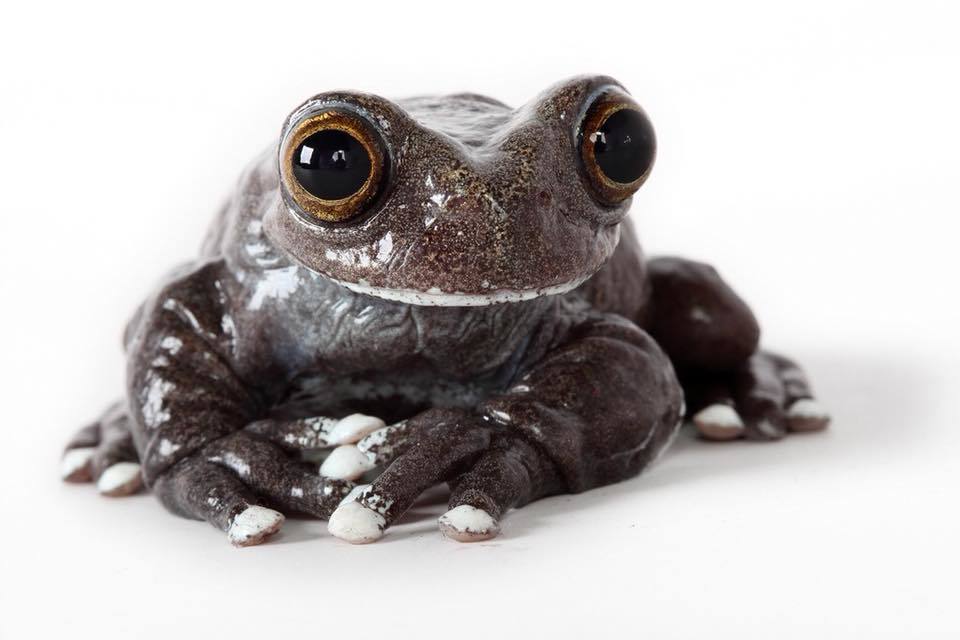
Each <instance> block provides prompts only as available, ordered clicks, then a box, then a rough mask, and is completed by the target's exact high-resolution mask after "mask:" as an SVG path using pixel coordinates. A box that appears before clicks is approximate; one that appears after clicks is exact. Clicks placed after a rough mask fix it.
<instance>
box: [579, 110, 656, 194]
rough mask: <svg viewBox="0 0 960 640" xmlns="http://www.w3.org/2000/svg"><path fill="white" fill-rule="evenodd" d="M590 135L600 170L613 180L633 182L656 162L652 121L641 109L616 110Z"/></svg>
mask: <svg viewBox="0 0 960 640" xmlns="http://www.w3.org/2000/svg"><path fill="white" fill-rule="evenodd" d="M590 139H591V140H592V141H593V154H594V157H595V158H596V159H597V164H598V165H599V166H600V170H601V171H603V173H604V174H605V175H606V176H607V177H608V178H610V179H611V180H613V181H614V182H621V183H629V182H633V181H634V180H636V179H637V178H639V177H640V176H642V175H643V174H644V173H646V172H647V170H648V169H649V168H650V165H651V164H652V163H653V155H654V153H655V150H656V139H655V138H654V134H653V125H651V124H650V121H649V120H647V118H646V116H644V115H643V114H642V113H640V112H639V111H635V110H633V109H620V110H619V111H615V112H614V113H613V114H612V115H611V116H610V117H608V118H607V119H606V120H605V121H604V123H603V124H602V125H601V126H600V129H599V130H598V131H596V132H594V133H593V134H592V135H591V136H590Z"/></svg>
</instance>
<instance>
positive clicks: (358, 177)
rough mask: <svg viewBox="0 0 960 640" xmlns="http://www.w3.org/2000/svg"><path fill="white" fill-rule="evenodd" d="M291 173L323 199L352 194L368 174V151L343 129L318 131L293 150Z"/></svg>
mask: <svg viewBox="0 0 960 640" xmlns="http://www.w3.org/2000/svg"><path fill="white" fill-rule="evenodd" d="M293 175H294V176H296V178H297V181H298V182H299V183H300V185H301V186H302V187H303V188H304V189H306V190H307V191H308V192H309V193H310V194H312V195H314V196H316V197H317V198H321V199H322V200H340V199H342V198H346V197H347V196H350V195H353V194H354V193H356V192H357V191H359V190H360V187H362V186H363V184H364V183H365V182H366V181H367V177H369V175H370V154H369V153H367V150H366V149H364V147H363V145H362V144H360V141H359V140H357V139H356V138H354V137H353V136H352V135H350V134H349V133H347V132H345V131H339V130H337V129H327V130H325V131H317V132H316V133H314V134H312V135H310V136H309V137H308V138H307V139H306V140H304V141H303V142H301V143H300V146H299V147H297V149H296V151H294V153H293Z"/></svg>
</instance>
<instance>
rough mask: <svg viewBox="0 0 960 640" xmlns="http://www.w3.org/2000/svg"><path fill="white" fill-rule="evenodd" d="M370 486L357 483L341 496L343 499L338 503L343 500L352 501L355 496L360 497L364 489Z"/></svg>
mask: <svg viewBox="0 0 960 640" xmlns="http://www.w3.org/2000/svg"><path fill="white" fill-rule="evenodd" d="M369 488H370V485H369V484H358V485H357V486H355V487H354V488H353V489H350V493H348V494H347V495H345V496H344V497H343V500H341V501H340V504H343V503H345V502H354V501H355V500H356V499H357V498H359V497H360V494H362V493H363V492H364V491H366V490H367V489H369Z"/></svg>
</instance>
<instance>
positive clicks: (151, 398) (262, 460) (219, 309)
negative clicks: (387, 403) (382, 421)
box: [127, 263, 379, 545]
mask: <svg viewBox="0 0 960 640" xmlns="http://www.w3.org/2000/svg"><path fill="white" fill-rule="evenodd" d="M228 278H229V275H225V270H224V269H223V268H222V266H221V264H220V263H210V264H207V265H204V266H201V267H199V268H197V269H195V270H194V271H193V272H192V273H189V274H187V275H186V276H183V277H181V278H179V279H177V280H176V281H174V282H173V283H171V284H169V285H167V286H166V287H164V288H163V289H162V290H161V291H160V293H159V294H158V295H157V296H156V297H155V298H153V299H152V300H151V301H148V303H147V304H146V305H145V306H144V308H143V309H142V311H141V312H140V314H139V315H138V317H137V318H136V319H135V320H134V322H133V323H132V325H131V327H130V328H129V329H128V334H127V353H128V389H127V399H128V402H127V411H128V414H129V425H130V430H131V432H132V434H133V440H134V441H135V443H136V448H137V451H138V453H139V456H140V460H141V464H142V471H143V479H144V481H145V483H146V484H147V486H149V487H151V488H152V490H153V492H154V493H155V494H156V495H157V497H158V498H159V499H160V500H161V502H162V503H163V504H164V505H165V506H166V507H167V508H168V509H170V510H171V511H173V512H175V513H177V514H179V515H183V516H186V517H191V518H197V519H203V520H207V521H208V522H210V523H211V524H213V525H215V526H216V527H218V528H219V529H221V530H223V531H225V532H226V533H228V535H229V538H230V540H231V542H233V543H234V544H236V545H250V544H256V543H258V542H261V541H262V540H264V539H266V537H268V536H269V535H271V534H272V533H274V532H276V531H277V530H278V529H279V528H280V526H281V524H282V522H283V515H282V514H281V513H280V512H279V511H276V510H274V508H276V509H281V510H283V511H286V512H289V511H296V512H300V513H307V514H311V515H315V516H319V517H326V516H329V514H330V513H331V512H332V511H333V509H334V508H335V507H336V505H337V504H338V503H339V502H340V500H341V499H342V498H343V497H344V496H345V495H346V494H347V493H348V492H349V490H350V489H351V488H352V483H349V482H344V481H340V480H334V479H329V478H324V477H321V476H319V475H318V474H317V473H316V470H315V467H311V466H309V465H307V464H305V463H303V462H301V461H300V460H299V459H297V458H295V457H293V456H290V455H288V454H287V453H286V452H285V451H284V450H283V449H282V448H281V447H279V446H277V445H276V444H275V443H273V442H271V441H270V440H269V439H268V438H264V437H262V436H261V435H260V434H259V433H258V430H259V429H260V428H261V427H263V425H264V423H263V422H257V421H258V420H259V419H262V418H263V417H264V416H265V414H266V407H264V406H263V402H262V401H261V399H260V396H259V394H258V392H257V389H256V388H252V387H251V386H250V385H249V384H248V383H247V382H245V381H244V380H242V379H241V378H240V376H239V375H238V374H237V373H236V367H235V364H234V358H235V357H236V356H235V354H236V352H237V348H236V346H237V345H236V344H235V343H234V340H235V337H234V333H235V328H234V326H233V323H232V322H230V317H229V315H228V314H229V308H230V304H229V301H228V300H227V291H228V289H229V280H228ZM268 424H270V423H268ZM273 426H275V427H276V426H277V425H275V424H274V425H273ZM281 426H282V425H281ZM286 426H287V428H293V427H295V426H296V422H293V423H288V424H287V425H286ZM308 426H309V425H308ZM377 426H379V425H377ZM320 431H322V430H320ZM322 435H323V436H324V437H326V436H329V435H330V434H329V433H324V434H322ZM360 435H362V434H360Z"/></svg>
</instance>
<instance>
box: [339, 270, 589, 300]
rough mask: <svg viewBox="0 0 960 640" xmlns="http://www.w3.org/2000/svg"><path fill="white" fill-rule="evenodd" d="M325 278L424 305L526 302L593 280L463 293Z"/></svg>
mask: <svg viewBox="0 0 960 640" xmlns="http://www.w3.org/2000/svg"><path fill="white" fill-rule="evenodd" d="M591 275H592V274H591ZM325 277H326V278H328V279H329V280H331V281H332V282H335V283H337V284H339V285H341V286H343V287H346V288H347V289H349V290H350V291H353V292H354V293H360V294H363V295H368V296H373V297H374V298H380V299H381V300H389V301H391V302H400V303H403V304H412V305H418V306H423V307H486V306H490V305H495V304H507V303H515V302H523V301H526V300H534V299H536V298H542V297H545V296H555V295H562V294H564V293H568V292H570V291H573V290H574V289H576V288H577V287H579V286H580V285H581V284H583V283H584V282H586V281H587V280H589V279H590V276H589V275H587V276H584V277H582V278H578V279H576V280H572V281H570V282H565V283H562V284H556V285H550V286H545V287H537V288H534V289H497V290H494V291H491V292H489V293H463V292H460V291H454V292H446V291H441V290H440V289H439V288H438V287H432V288H430V289H427V290H426V291H418V290H416V289H390V288H387V287H377V286H373V285H371V284H369V283H367V282H347V281H344V280H338V279H336V278H330V277H329V276H325Z"/></svg>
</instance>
